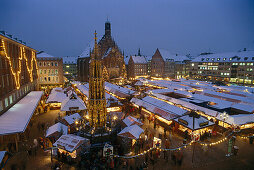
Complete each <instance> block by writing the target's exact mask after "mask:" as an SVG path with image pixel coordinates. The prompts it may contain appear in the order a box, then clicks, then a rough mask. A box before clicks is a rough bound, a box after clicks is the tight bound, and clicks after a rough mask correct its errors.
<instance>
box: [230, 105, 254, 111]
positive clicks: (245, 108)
mask: <svg viewBox="0 0 254 170" xmlns="http://www.w3.org/2000/svg"><path fill="white" fill-rule="evenodd" d="M231 107H232V108H234V109H238V110H242V111H245V112H249V113H253V112H254V105H250V104H243V103H237V104H234V105H232V106H231Z"/></svg>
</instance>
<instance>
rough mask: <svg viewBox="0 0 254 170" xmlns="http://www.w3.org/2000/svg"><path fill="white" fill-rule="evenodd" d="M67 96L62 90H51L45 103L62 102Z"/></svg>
mask: <svg viewBox="0 0 254 170" xmlns="http://www.w3.org/2000/svg"><path fill="white" fill-rule="evenodd" d="M67 98H68V96H67V95H66V94H64V93H63V92H59V91H53V92H51V93H50V95H49V97H48V99H47V101H46V103H62V102H63V101H64V100H65V99H67Z"/></svg>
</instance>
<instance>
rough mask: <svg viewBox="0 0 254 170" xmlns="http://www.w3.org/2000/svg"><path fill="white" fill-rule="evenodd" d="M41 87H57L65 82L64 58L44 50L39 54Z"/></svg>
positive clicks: (39, 80)
mask: <svg viewBox="0 0 254 170" xmlns="http://www.w3.org/2000/svg"><path fill="white" fill-rule="evenodd" d="M37 63H38V64H37V65H38V69H39V70H38V75H39V79H38V82H39V87H40V88H45V87H52V88H53V87H57V86H62V85H63V83H64V78H63V59H62V58H60V57H54V56H51V55H49V54H47V53H45V52H43V51H41V52H39V53H38V54H37Z"/></svg>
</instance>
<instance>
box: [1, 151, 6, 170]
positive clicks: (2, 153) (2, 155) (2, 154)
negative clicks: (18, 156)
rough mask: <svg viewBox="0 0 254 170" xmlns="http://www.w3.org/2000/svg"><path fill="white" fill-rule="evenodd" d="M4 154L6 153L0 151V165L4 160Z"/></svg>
mask: <svg viewBox="0 0 254 170" xmlns="http://www.w3.org/2000/svg"><path fill="white" fill-rule="evenodd" d="M5 153H6V151H0V165H1V162H2V161H3V159H4V155H5ZM0 168H1V167H0Z"/></svg>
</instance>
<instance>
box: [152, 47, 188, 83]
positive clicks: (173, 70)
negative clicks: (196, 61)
mask: <svg viewBox="0 0 254 170" xmlns="http://www.w3.org/2000/svg"><path fill="white" fill-rule="evenodd" d="M189 61H190V58H188V57H187V56H181V55H178V54H171V53H170V52H168V51H167V50H164V49H158V48H157V49H156V51H155V53H154V55H153V57H152V60H151V76H152V77H168V78H172V79H175V78H176V79H179V78H186V77H188V74H189V73H188V65H189ZM148 70H150V68H149V69H148Z"/></svg>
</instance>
